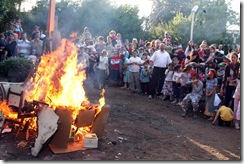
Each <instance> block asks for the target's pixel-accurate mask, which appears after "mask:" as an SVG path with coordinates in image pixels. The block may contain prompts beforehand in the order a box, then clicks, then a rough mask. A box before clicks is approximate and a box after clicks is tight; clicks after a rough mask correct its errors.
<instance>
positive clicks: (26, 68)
mask: <svg viewBox="0 0 244 164" xmlns="http://www.w3.org/2000/svg"><path fill="white" fill-rule="evenodd" d="M32 67H33V63H32V62H31V61H30V60H27V59H25V58H8V59H6V60H4V61H1V62H0V76H2V77H6V78H7V80H8V81H9V82H24V81H25V79H26V78H27V76H28V74H29V72H30V70H31V68H32Z"/></svg>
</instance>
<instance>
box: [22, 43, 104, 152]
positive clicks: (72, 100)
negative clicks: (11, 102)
mask: <svg viewBox="0 0 244 164" xmlns="http://www.w3.org/2000/svg"><path fill="white" fill-rule="evenodd" d="M77 52H78V48H77V46H76V45H75V44H74V43H72V42H71V41H68V40H67V39H63V40H62V43H61V46H60V47H58V49H57V50H56V51H54V52H52V53H50V54H46V55H45V56H42V57H41V60H40V63H39V64H38V67H37V68H36V70H35V71H34V75H32V76H31V77H29V78H28V80H27V81H26V82H25V87H24V95H25V100H26V101H27V102H33V101H37V102H43V103H45V104H48V108H50V109H53V110H54V111H55V113H56V114H57V115H58V116H59V120H60V119H61V124H62V122H63V123H64V124H66V127H67V122H69V123H68V126H69V127H68V128H67V129H65V131H66V132H65V134H67V131H69V132H73V133H75V134H82V135H84V134H87V133H95V132H96V131H97V132H98V133H100V134H101V128H102V131H103V130H104V125H101V126H102V127H101V128H100V130H97V127H94V125H95V124H98V125H96V126H100V125H99V123H96V120H100V123H101V122H103V124H104V121H103V120H101V118H103V119H104V116H103V117H101V118H97V117H98V115H99V114H100V113H105V114H104V115H105V118H106V117H107V116H108V110H103V109H102V108H103V107H104V105H105V99H104V93H105V90H102V93H101V96H102V97H101V98H100V100H99V104H96V105H94V104H90V102H89V100H88V98H87V97H86V93H85V90H84V88H83V82H84V80H85V79H86V74H85V71H84V70H83V69H82V68H83V66H82V64H78V58H77ZM45 108H46V107H45ZM103 111H106V112H103ZM69 117H70V120H69V121H67V120H66V119H69ZM87 118H89V120H86V119H87ZM62 119H64V120H62ZM59 122H60V121H59ZM97 122H99V121H97ZM38 124H39V122H38ZM39 126H40V125H39ZM59 126H60V123H59ZM61 126H62V125H61ZM60 131H61V132H60ZM38 133H39V131H38ZM45 133H46V132H45ZM59 133H60V134H59ZM55 135H56V138H59V139H60V138H65V140H67V137H64V136H63V135H64V134H63V132H62V128H61V130H59V129H58V130H57V132H56V133H55ZM100 136H101V135H100ZM98 138H99V135H98ZM68 139H70V134H69V136H68ZM37 140H38V139H37ZM53 140H54V141H53V142H52V143H54V145H55V136H54V137H53ZM58 142H59V141H58ZM61 147H62V146H61ZM63 147H67V145H64V146H63Z"/></svg>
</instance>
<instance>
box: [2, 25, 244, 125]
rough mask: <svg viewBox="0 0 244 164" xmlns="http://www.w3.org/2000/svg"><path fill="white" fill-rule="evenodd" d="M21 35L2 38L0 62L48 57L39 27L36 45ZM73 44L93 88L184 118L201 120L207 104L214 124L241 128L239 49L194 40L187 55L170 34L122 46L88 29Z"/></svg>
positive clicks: (111, 37) (8, 34) (116, 39)
mask: <svg viewBox="0 0 244 164" xmlns="http://www.w3.org/2000/svg"><path fill="white" fill-rule="evenodd" d="M18 22H19V21H18ZM19 26H20V27H21V24H20V22H19ZM22 31H23V30H22V29H21V30H17V32H16V31H14V30H9V31H8V32H6V33H4V34H1V35H0V39H1V40H0V55H1V56H0V57H1V58H0V62H1V61H2V60H5V59H7V58H11V57H24V58H27V59H29V60H32V61H34V62H35V63H38V61H39V60H40V57H41V56H42V55H45V53H46V52H47V49H48V46H47V43H45V37H46V36H45V35H44V34H41V32H40V31H39V29H38V26H35V27H34V30H33V33H32V38H31V39H32V40H31V41H28V39H27V34H26V33H23V32H22ZM74 44H76V46H77V47H78V50H79V51H78V52H77V58H78V63H82V65H83V67H84V70H85V71H86V74H87V79H88V80H89V84H90V85H92V86H93V87H96V88H97V89H102V88H104V87H117V88H118V89H126V90H128V93H130V94H138V95H142V96H144V95H147V96H148V98H149V99H153V98H159V99H160V100H161V101H170V103H172V104H173V105H178V106H180V107H181V108H182V112H183V113H182V116H183V117H186V116H189V115H192V116H193V117H194V118H197V117H198V111H199V103H200V102H205V110H204V115H205V116H206V117H207V118H208V120H209V121H211V122H212V124H215V123H216V121H217V120H218V124H219V125H220V126H222V125H225V126H230V124H231V123H232V122H233V123H234V125H235V128H236V129H239V128H240V47H238V48H237V49H229V50H228V52H225V51H224V50H223V45H222V44H219V45H217V44H215V43H213V44H208V43H207V41H206V40H203V41H202V43H201V44H200V45H198V44H196V43H194V41H193V40H190V41H189V42H188V45H187V47H186V48H185V49H183V47H182V45H181V44H177V43H174V42H172V38H171V36H170V33H169V32H167V31H166V32H165V35H164V39H162V40H160V39H155V40H151V41H145V40H143V39H139V41H138V39H137V38H133V39H132V40H131V41H129V40H128V39H125V40H122V35H121V34H120V33H116V31H114V30H112V31H110V32H109V34H108V36H106V38H104V37H103V36H99V37H96V38H94V37H93V36H92V34H91V33H90V32H89V29H88V28H87V27H85V28H84V32H83V33H82V34H81V36H80V37H77V39H76V40H74ZM86 83H88V82H85V84H86ZM220 101H221V103H219V102H220ZM168 103H169V102H168Z"/></svg>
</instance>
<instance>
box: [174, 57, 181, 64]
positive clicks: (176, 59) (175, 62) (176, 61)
mask: <svg viewBox="0 0 244 164" xmlns="http://www.w3.org/2000/svg"><path fill="white" fill-rule="evenodd" d="M172 63H173V64H174V66H177V65H178V64H179V63H180V60H179V59H178V58H177V57H174V58H173V59H172Z"/></svg>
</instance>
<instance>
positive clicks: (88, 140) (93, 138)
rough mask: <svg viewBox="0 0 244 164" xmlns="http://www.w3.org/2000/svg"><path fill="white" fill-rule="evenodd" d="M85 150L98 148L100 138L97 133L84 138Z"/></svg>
mask: <svg viewBox="0 0 244 164" xmlns="http://www.w3.org/2000/svg"><path fill="white" fill-rule="evenodd" d="M83 147H84V148H97V147H98V138H97V135H96V134H95V133H91V134H86V135H85V136H84V144H83Z"/></svg>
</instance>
